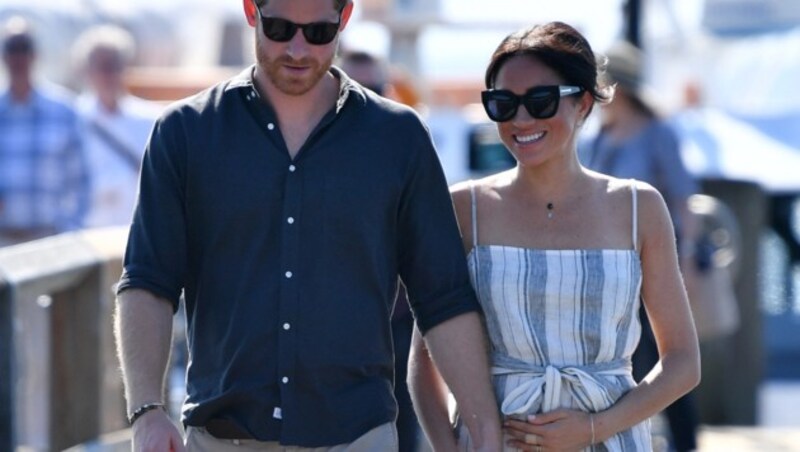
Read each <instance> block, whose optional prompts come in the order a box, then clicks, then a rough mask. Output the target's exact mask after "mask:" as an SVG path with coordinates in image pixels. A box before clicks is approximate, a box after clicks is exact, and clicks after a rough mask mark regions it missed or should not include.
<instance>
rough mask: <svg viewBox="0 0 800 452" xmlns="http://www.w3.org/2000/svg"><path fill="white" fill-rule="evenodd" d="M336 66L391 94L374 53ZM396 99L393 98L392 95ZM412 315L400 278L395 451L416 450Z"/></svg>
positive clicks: (347, 56)
mask: <svg viewBox="0 0 800 452" xmlns="http://www.w3.org/2000/svg"><path fill="white" fill-rule="evenodd" d="M339 67H340V68H341V69H342V70H343V71H344V72H345V73H346V74H347V75H348V76H349V77H350V78H351V79H353V80H355V81H356V82H358V83H360V84H361V85H362V86H364V87H365V88H368V89H370V90H372V91H374V92H375V93H376V94H379V95H381V96H384V97H389V98H393V90H392V86H391V82H390V80H389V68H388V63H387V62H386V61H385V60H383V59H381V58H380V57H378V56H375V55H373V54H371V53H369V52H366V51H361V50H345V51H344V52H342V54H341V55H340V57H339ZM395 100H397V99H395ZM413 331H414V316H413V315H411V310H410V309H409V305H408V294H407V293H406V290H405V287H404V286H403V284H402V282H401V283H400V284H399V287H398V292H397V299H396V300H395V305H394V310H393V311H392V341H393V343H394V397H395V399H397V410H398V413H397V422H396V424H397V434H398V440H399V452H413V451H415V450H417V443H418V440H419V438H418V436H419V424H418V422H417V415H416V413H414V406H413V404H412V403H411V396H410V395H409V394H408V385H407V384H406V378H407V376H408V372H407V370H408V353H409V350H410V348H411V333H412V332H413Z"/></svg>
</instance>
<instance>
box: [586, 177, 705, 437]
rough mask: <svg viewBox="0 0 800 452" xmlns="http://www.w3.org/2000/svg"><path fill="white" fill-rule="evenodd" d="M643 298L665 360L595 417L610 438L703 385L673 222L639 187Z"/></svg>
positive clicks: (601, 433)
mask: <svg viewBox="0 0 800 452" xmlns="http://www.w3.org/2000/svg"><path fill="white" fill-rule="evenodd" d="M638 190H639V193H640V196H639V200H640V201H639V207H640V208H639V212H640V214H639V225H640V229H639V230H640V234H641V235H640V237H641V248H640V249H641V258H642V299H643V300H644V304H645V308H646V310H647V315H648V317H649V319H650V323H651V325H652V327H653V333H654V335H655V338H656V343H657V344H658V352H659V357H660V359H659V361H658V363H656V365H655V366H654V367H653V369H652V370H651V371H650V372H649V373H648V374H647V376H646V377H645V378H644V379H643V380H642V382H641V383H640V384H639V385H638V386H637V387H636V388H634V389H633V390H631V391H630V392H629V393H628V394H626V395H625V396H623V397H622V398H621V399H620V400H619V401H618V402H617V403H616V404H615V405H614V406H612V407H611V408H609V409H608V410H606V411H604V412H602V413H598V414H596V415H595V416H594V423H595V430H596V435H595V438H596V440H597V441H601V440H604V439H606V438H608V437H610V436H612V435H614V434H615V433H617V432H619V431H622V430H625V429H628V428H630V427H632V426H633V425H636V424H637V423H639V422H642V421H643V420H645V419H647V418H649V417H651V416H653V415H654V414H656V413H658V412H659V411H661V410H663V409H664V408H666V407H667V406H668V405H669V404H671V403H672V402H674V401H675V400H676V399H678V398H679V397H681V396H682V395H684V394H686V393H687V392H689V391H690V390H691V389H692V388H694V387H695V386H697V384H698V383H699V381H700V351H699V348H698V344H697V334H696V332H695V329H694V322H693V320H692V314H691V311H690V309H689V301H688V298H687V295H686V289H685V287H684V285H683V280H682V278H681V274H680V269H679V267H678V256H677V251H676V249H675V239H674V231H673V229H672V222H671V220H670V216H669V213H668V211H667V207H666V204H665V203H664V200H663V198H662V197H661V195H660V194H659V193H658V192H657V191H656V190H654V189H653V188H652V187H650V186H649V185H647V184H639V185H638Z"/></svg>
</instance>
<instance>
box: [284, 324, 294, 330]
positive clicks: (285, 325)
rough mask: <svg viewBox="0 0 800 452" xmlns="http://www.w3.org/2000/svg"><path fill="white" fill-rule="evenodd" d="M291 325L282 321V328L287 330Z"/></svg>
mask: <svg viewBox="0 0 800 452" xmlns="http://www.w3.org/2000/svg"><path fill="white" fill-rule="evenodd" d="M291 327H292V325H289V324H288V323H284V324H283V329H284V330H287V331H288V330H289V328H291Z"/></svg>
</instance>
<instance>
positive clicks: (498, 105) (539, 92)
mask: <svg viewBox="0 0 800 452" xmlns="http://www.w3.org/2000/svg"><path fill="white" fill-rule="evenodd" d="M582 91H583V88H581V87H579V86H565V85H548V86H535V87H533V88H531V89H529V90H528V91H527V92H526V93H525V94H523V95H521V96H518V95H516V94H514V93H513V92H511V91H509V90H507V89H488V90H486V91H482V92H481V101H482V102H483V108H484V109H485V110H486V114H487V115H489V119H491V120H492V121H495V122H505V121H509V120H511V119H513V118H514V116H516V115H517V109H519V105H520V104H522V105H524V106H525V110H528V113H529V114H530V115H531V117H533V118H536V119H547V118H552V117H553V116H555V114H556V112H557V111H558V103H559V100H560V99H561V98H562V97H564V96H572V95H574V94H578V93H580V92H582Z"/></svg>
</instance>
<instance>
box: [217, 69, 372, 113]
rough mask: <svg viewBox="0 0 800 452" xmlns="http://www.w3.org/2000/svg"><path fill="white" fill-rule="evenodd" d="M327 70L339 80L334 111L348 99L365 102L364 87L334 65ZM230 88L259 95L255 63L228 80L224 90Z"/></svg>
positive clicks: (339, 108)
mask: <svg viewBox="0 0 800 452" xmlns="http://www.w3.org/2000/svg"><path fill="white" fill-rule="evenodd" d="M329 71H330V73H331V74H333V76H334V77H336V79H337V80H338V81H339V97H338V100H337V101H336V113H339V112H340V111H341V110H342V108H344V106H345V104H346V103H347V102H348V100H349V99H353V102H356V103H358V104H362V105H363V104H365V103H366V100H367V94H366V92H365V88H364V87H362V86H361V85H359V84H358V83H356V82H355V81H353V79H351V78H350V77H349V76H348V75H347V74H345V72H344V71H342V70H341V69H339V68H338V67H336V66H331V68H330V70H329ZM231 90H248V91H251V92H252V93H253V94H254V95H256V96H260V93H259V92H258V90H257V89H256V83H255V65H251V66H249V67H248V68H246V69H244V70H243V71H242V72H240V73H239V74H237V75H235V76H234V77H233V78H232V79H231V80H230V82H229V83H228V85H227V86H226V87H225V91H231Z"/></svg>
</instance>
